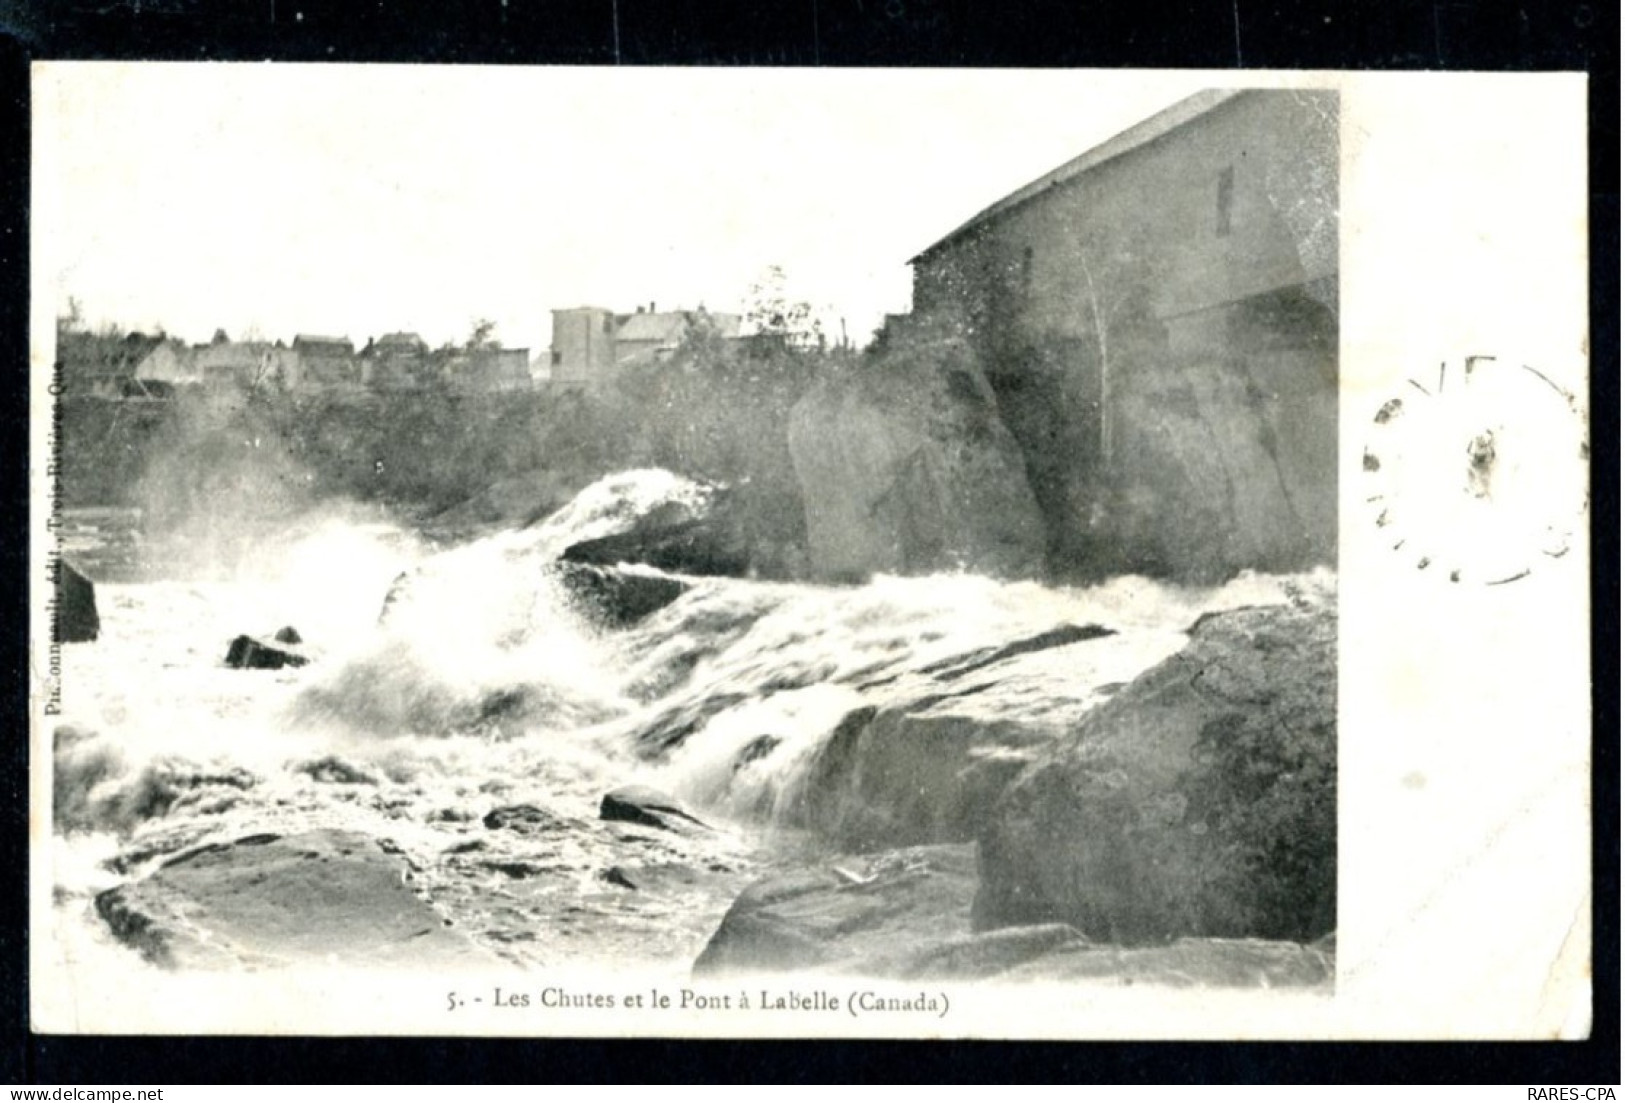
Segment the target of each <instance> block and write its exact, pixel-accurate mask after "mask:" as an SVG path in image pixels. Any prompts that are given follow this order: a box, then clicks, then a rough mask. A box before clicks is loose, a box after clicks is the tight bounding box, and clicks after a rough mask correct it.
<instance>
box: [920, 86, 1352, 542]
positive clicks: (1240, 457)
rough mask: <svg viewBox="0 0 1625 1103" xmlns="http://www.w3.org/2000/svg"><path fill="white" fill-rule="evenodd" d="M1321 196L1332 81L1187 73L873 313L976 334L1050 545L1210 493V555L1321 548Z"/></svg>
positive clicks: (1324, 524) (1333, 441)
mask: <svg viewBox="0 0 1625 1103" xmlns="http://www.w3.org/2000/svg"><path fill="white" fill-rule="evenodd" d="M1337 216H1338V98H1337V94H1336V93H1335V92H1328V91H1304V90H1235V89H1226V90H1216V91H1208V92H1202V93H1199V94H1197V95H1194V96H1191V97H1189V98H1188V99H1185V100H1183V101H1181V102H1179V103H1177V104H1175V105H1173V106H1172V107H1170V108H1168V109H1167V110H1165V111H1163V112H1160V113H1159V114H1157V115H1155V116H1153V117H1151V118H1149V119H1147V120H1145V121H1144V122H1142V123H1140V124H1138V125H1137V126H1134V127H1131V128H1130V129H1128V130H1126V131H1124V132H1123V133H1122V134H1119V135H1117V136H1116V137H1114V138H1112V139H1110V140H1109V141H1107V142H1104V143H1103V144H1101V145H1099V146H1097V147H1095V148H1094V149H1091V150H1089V151H1087V152H1086V153H1084V154H1082V155H1081V156H1079V157H1077V158H1074V159H1073V160H1071V161H1069V162H1067V163H1066V164H1064V165H1062V166H1060V167H1059V168H1057V169H1055V170H1054V171H1053V172H1050V173H1048V174H1046V175H1044V176H1042V177H1040V178H1038V179H1037V180H1034V181H1032V182H1031V183H1029V184H1027V185H1026V186H1024V187H1022V188H1020V189H1018V190H1016V191H1015V192H1012V193H1011V194H1010V195H1008V196H1006V197H1004V198H1003V199H1000V200H999V201H998V202H996V203H994V204H992V205H991V206H989V207H987V208H986V209H985V210H983V211H981V212H980V213H978V214H976V215H975V216H974V217H972V218H971V219H969V220H968V221H966V222H965V223H964V224H962V225H961V226H959V227H958V228H956V229H955V230H953V231H952V232H951V233H949V234H948V235H947V236H946V237H944V238H942V239H941V240H939V241H937V242H936V243H934V244H932V245H931V246H929V247H928V248H926V249H925V250H924V251H922V252H921V253H919V255H917V256H915V257H914V258H913V260H912V261H911V262H910V263H911V264H912V265H913V268H914V314H913V315H912V316H910V319H909V320H908V322H907V323H905V324H904V325H903V326H897V325H896V324H893V326H892V327H891V328H892V329H893V330H894V331H897V330H902V329H909V328H915V327H921V326H925V325H929V324H932V323H936V324H939V325H940V324H942V323H944V322H948V323H950V324H951V325H953V326H955V327H957V331H958V332H961V333H965V334H969V335H970V340H972V341H973V343H975V344H976V345H977V346H978V350H979V352H980V353H981V360H982V363H983V364H984V370H985V372H986V374H987V376H988V381H989V383H990V384H991V385H992V387H993V391H994V393H995V395H996V397H997V399H998V402H999V407H1000V413H1001V416H1002V417H1003V420H1004V421H1005V422H1006V423H1007V424H1008V425H1009V426H1010V428H1011V429H1012V432H1013V434H1014V435H1015V436H1016V438H1017V440H1018V441H1019V442H1020V443H1021V446H1022V448H1023V452H1024V459H1025V462H1026V465H1027V468H1028V471H1029V475H1030V478H1031V482H1032V484H1033V488H1034V491H1035V494H1036V495H1037V496H1038V497H1039V500H1040V505H1041V506H1042V507H1043V510H1044V512H1045V514H1046V515H1047V516H1048V517H1050V518H1052V519H1060V520H1058V521H1057V522H1056V524H1057V530H1056V531H1055V532H1052V534H1051V544H1052V547H1051V551H1052V553H1053V554H1058V555H1059V556H1060V558H1062V559H1066V558H1068V557H1069V556H1070V557H1086V556H1088V555H1089V554H1091V551H1092V549H1091V548H1090V547H1089V545H1090V543H1091V540H1090V538H1089V536H1088V533H1087V532H1086V529H1087V527H1088V526H1087V525H1084V524H1079V523H1076V522H1075V521H1074V520H1069V519H1075V518H1077V517H1079V516H1080V515H1094V516H1096V518H1097V520H1098V518H1099V516H1100V515H1101V514H1102V513H1109V512H1110V511H1114V510H1115V511H1117V515H1116V516H1106V517H1105V519H1104V520H1098V525H1099V528H1100V532H1099V534H1098V535H1099V536H1100V538H1101V541H1104V542H1106V543H1109V542H1111V541H1112V540H1113V539H1116V538H1118V537H1120V536H1122V531H1121V530H1124V529H1126V528H1133V527H1136V526H1139V527H1142V528H1146V529H1147V531H1150V530H1152V529H1155V528H1156V526H1157V525H1159V524H1161V523H1162V522H1160V521H1157V520H1155V519H1148V518H1149V515H1150V514H1151V513H1152V512H1153V511H1155V510H1157V509H1159V508H1160V509H1162V510H1163V511H1177V510H1179V509H1180V508H1181V505H1180V503H1185V504H1188V506H1189V511H1188V512H1190V513H1192V514H1196V513H1200V512H1201V511H1203V510H1207V509H1210V508H1215V507H1212V499H1214V498H1215V497H1217V498H1220V499H1223V500H1224V501H1226V502H1227V503H1228V505H1227V506H1226V508H1227V509H1229V510H1230V511H1231V514H1232V515H1233V516H1232V517H1231V518H1230V520H1229V521H1228V522H1227V523H1225V524H1220V523H1219V522H1217V521H1215V522H1214V531H1215V532H1216V533H1217V532H1219V531H1220V529H1223V535H1222V536H1218V535H1215V536H1213V537H1212V539H1210V540H1208V542H1207V543H1208V545H1210V547H1209V551H1211V553H1212V554H1213V555H1214V556H1215V558H1216V560H1222V561H1223V562H1224V563H1227V564H1229V565H1232V566H1234V565H1238V564H1239V565H1248V566H1271V567H1283V568H1284V567H1296V566H1301V565H1304V564H1307V563H1312V562H1331V561H1335V549H1336V519H1337V517H1336V507H1337V502H1336V475H1337V336H1338V217H1337ZM1204 468H1205V470H1204ZM1176 484H1177V485H1176ZM1125 503H1126V504H1125ZM1159 503H1160V505H1159ZM1114 528H1115V529H1117V530H1119V531H1113V530H1114ZM1148 539H1150V538H1148ZM1159 540H1160V541H1161V543H1162V544H1163V545H1167V544H1169V543H1170V541H1171V538H1169V539H1163V538H1162V537H1157V538H1155V539H1151V542H1152V543H1157V542H1158V541H1159ZM1145 554H1146V556H1147V557H1148V558H1149V559H1150V560H1155V559H1156V558H1157V556H1159V555H1162V556H1173V557H1175V558H1177V557H1181V556H1188V555H1189V554H1193V553H1192V552H1191V551H1190V549H1184V548H1169V547H1162V548H1161V550H1160V551H1159V550H1156V549H1153V550H1151V551H1147V552H1146V553H1145Z"/></svg>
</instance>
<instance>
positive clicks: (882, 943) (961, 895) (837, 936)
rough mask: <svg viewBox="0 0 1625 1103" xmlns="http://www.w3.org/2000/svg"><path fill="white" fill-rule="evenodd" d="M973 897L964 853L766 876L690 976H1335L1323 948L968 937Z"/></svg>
mask: <svg viewBox="0 0 1625 1103" xmlns="http://www.w3.org/2000/svg"><path fill="white" fill-rule="evenodd" d="M975 892H976V857H975V848H974V847H971V846H930V847H912V848H906V849H902V850H891V851H884V852H880V853H875V854H868V855H862V856H847V857H842V858H835V859H831V860H829V861H827V862H822V863H819V864H816V865H812V866H806V867H801V868H798V869H794V870H791V871H788V872H784V873H778V874H774V875H771V876H768V877H765V878H762V879H761V880H759V881H756V882H755V883H753V884H751V885H750V886H748V887H747V888H746V889H745V891H744V892H742V893H740V895H739V897H738V899H736V900H735V901H734V904H733V906H732V907H731V908H729V909H728V912H727V914H726V915H725V916H724V917H723V919H722V922H721V923H720V924H719V925H718V927H717V930H716V932H715V934H713V935H712V936H711V940H710V942H708V943H707V944H706V947H705V949H704V950H703V951H702V952H701V954H700V956H699V957H698V959H697V960H696V961H695V963H694V975H695V976H696V977H697V978H710V979H714V978H719V977H726V976H732V975H752V974H778V973H794V974H798V975H808V974H813V975H817V974H838V975H844V976H860V977H868V978H874V979H885V980H907V981H936V980H940V981H958V982H964V981H996V982H1001V983H1002V982H1019V981H1037V982H1046V981H1048V982H1054V981H1065V982H1069V983H1076V982H1081V983H1086V984H1087V983H1095V984H1109V985H1112V986H1120V985H1130V984H1145V985H1157V986H1163V987H1178V988H1184V987H1195V986H1204V987H1240V988H1282V987H1299V986H1326V985H1329V984H1330V983H1331V982H1332V979H1333V976H1334V963H1333V956H1332V952H1331V949H1330V948H1329V946H1325V945H1320V944H1317V945H1315V946H1304V945H1300V944H1298V943H1294V942H1284V941H1266V940H1261V939H1219V938H1209V939H1180V940H1178V941H1176V942H1173V943H1172V944H1170V945H1166V946H1149V947H1123V946H1113V945H1107V944H1102V943H1097V942H1092V941H1090V939H1089V938H1088V937H1086V936H1085V935H1084V934H1083V933H1082V932H1081V931H1079V930H1078V929H1077V928H1075V927H1072V926H1070V925H1068V924H1065V923H1042V924H1031V925H1026V926H1019V927H1005V928H1000V929H998V930H992V931H973V930H971V913H972V900H973V897H974V895H975Z"/></svg>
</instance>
